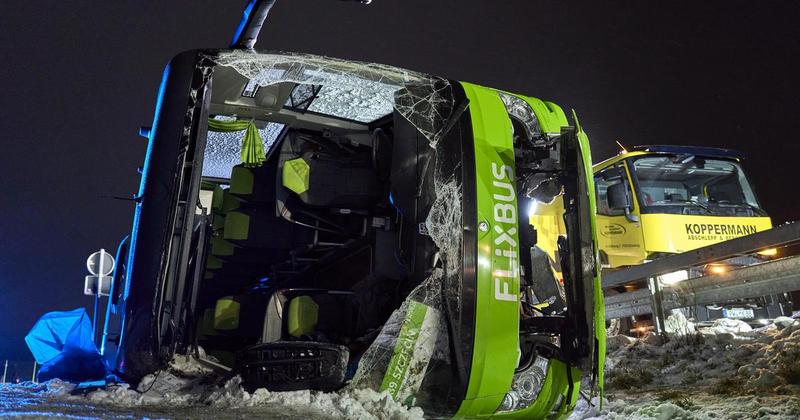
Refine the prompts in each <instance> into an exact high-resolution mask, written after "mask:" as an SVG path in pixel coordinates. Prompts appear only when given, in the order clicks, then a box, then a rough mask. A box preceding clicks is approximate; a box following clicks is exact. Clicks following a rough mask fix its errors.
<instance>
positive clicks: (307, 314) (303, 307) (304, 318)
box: [287, 296, 319, 337]
mask: <svg viewBox="0 0 800 420" xmlns="http://www.w3.org/2000/svg"><path fill="white" fill-rule="evenodd" d="M318 317H319V306H318V305H317V303H316V302H314V300H313V299H311V297H310V296H298V297H296V298H294V299H292V300H290V301H289V315H288V320H287V326H288V327H287V330H288V332H289V335H291V336H292V337H302V336H303V335H308V334H311V333H312V332H314V328H316V326H317V321H318Z"/></svg>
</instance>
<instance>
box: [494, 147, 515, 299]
mask: <svg viewBox="0 0 800 420" xmlns="http://www.w3.org/2000/svg"><path fill="white" fill-rule="evenodd" d="M492 175H493V176H494V179H493V180H492V186H493V188H492V198H493V199H494V206H493V208H492V216H493V219H494V235H493V236H494V241H493V242H494V243H493V246H492V249H493V253H494V257H495V258H493V261H494V263H493V264H492V278H493V279H494V298H495V300H500V301H507V302H516V301H517V294H516V292H515V291H514V290H513V289H512V288H511V284H513V280H514V279H515V278H517V277H518V276H519V257H518V256H517V255H518V253H517V251H518V249H517V241H516V239H515V237H516V235H517V225H518V223H519V222H518V220H517V203H516V198H517V196H516V192H515V191H514V184H513V182H514V171H513V169H512V168H511V166H508V165H498V164H497V163H495V162H492Z"/></svg>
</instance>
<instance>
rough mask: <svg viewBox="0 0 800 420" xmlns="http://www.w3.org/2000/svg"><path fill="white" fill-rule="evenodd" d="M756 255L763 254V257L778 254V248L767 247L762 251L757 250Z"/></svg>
mask: <svg viewBox="0 0 800 420" xmlns="http://www.w3.org/2000/svg"><path fill="white" fill-rule="evenodd" d="M758 255H761V256H764V257H774V256H776V255H778V248H768V249H765V250H763V251H758Z"/></svg>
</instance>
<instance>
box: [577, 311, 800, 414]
mask: <svg viewBox="0 0 800 420" xmlns="http://www.w3.org/2000/svg"><path fill="white" fill-rule="evenodd" d="M666 326H667V329H668V331H670V334H669V335H668V338H667V339H662V338H661V337H659V336H656V335H655V334H652V333H651V334H649V335H646V336H644V337H642V338H639V339H635V338H631V337H626V336H611V337H608V344H607V350H608V354H607V360H606V372H607V373H606V398H607V401H606V402H605V404H604V407H603V410H602V411H600V410H598V409H597V407H596V405H597V403H598V401H593V405H589V404H588V403H587V402H586V401H585V400H583V401H580V402H579V404H578V406H577V407H576V409H575V412H574V413H573V415H572V416H571V417H570V418H571V419H572V420H576V419H717V418H756V417H757V418H771V419H785V418H800V320H795V319H792V318H786V317H781V318H777V319H775V321H774V323H773V324H770V325H769V326H767V327H765V328H759V329H757V330H753V329H752V328H750V326H749V325H747V324H746V323H743V322H741V321H739V320H731V319H721V320H717V321H716V322H715V323H714V324H713V325H711V326H710V327H705V328H704V327H698V326H696V325H693V324H692V323H691V322H689V321H688V320H686V318H685V317H683V316H682V315H680V314H677V313H676V314H673V315H672V316H670V318H669V319H668V320H667V322H666Z"/></svg>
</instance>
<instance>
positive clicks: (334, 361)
mask: <svg viewBox="0 0 800 420" xmlns="http://www.w3.org/2000/svg"><path fill="white" fill-rule="evenodd" d="M273 3H274V1H260V0H253V1H251V2H249V4H248V5H247V8H246V9H245V13H244V17H243V20H242V23H241V24H240V25H239V28H238V29H237V32H236V35H235V37H234V39H233V41H232V43H231V48H229V49H222V50H212V49H200V50H191V51H186V52H183V53H181V54H178V55H177V56H175V58H173V59H172V60H171V61H170V62H169V64H168V65H167V67H166V69H165V70H164V73H163V76H162V81H161V87H160V89H159V93H158V98H157V101H156V108H155V115H154V119H153V124H152V126H151V127H144V128H142V129H141V130H140V133H141V134H142V135H143V136H144V137H146V138H147V140H148V147H147V152H146V156H145V159H144V165H143V167H142V169H141V184H140V188H139V191H138V193H137V194H136V196H135V200H134V201H135V209H134V217H133V225H132V230H131V233H130V235H129V236H128V237H127V238H126V239H125V240H124V241H123V242H122V243H121V244H120V247H119V248H118V252H117V256H118V257H117V260H118V261H120V262H121V263H120V264H118V265H117V268H116V270H115V272H114V273H113V285H112V291H111V297H110V301H109V306H108V312H107V318H106V322H105V327H104V331H103V343H102V348H103V354H104V355H105V357H107V358H108V360H109V363H110V365H111V366H112V367H113V369H114V371H115V373H116V374H118V375H119V376H121V377H122V378H124V379H126V380H128V381H131V382H134V383H135V382H137V381H138V380H140V379H141V378H142V377H144V376H145V375H147V374H150V373H152V372H154V371H156V370H158V369H162V368H165V366H166V365H167V363H168V361H169V360H170V359H171V358H172V357H173V355H174V354H176V353H187V352H188V353H192V352H194V353H195V354H200V352H199V351H195V349H197V348H198V346H199V347H202V348H203V349H204V350H205V352H203V354H208V355H210V356H213V361H214V363H216V364H217V365H219V366H221V367H223V368H224V369H226V370H227V371H229V372H231V374H238V375H241V377H242V378H243V384H244V386H245V387H247V388H250V389H254V388H259V387H266V388H267V389H270V390H272V391H286V390H299V389H311V390H318V391H336V390H339V389H342V388H344V387H362V388H372V389H375V390H376V391H380V392H388V393H389V394H390V395H391V396H392V397H393V398H395V399H396V400H398V401H401V402H403V403H406V404H408V405H416V406H419V407H422V408H423V409H424V410H425V412H426V414H428V415H435V416H444V417H459V418H464V417H479V416H496V417H500V418H544V417H548V416H554V417H564V416H566V415H567V414H568V413H569V412H570V411H571V409H572V408H573V407H574V406H575V404H576V402H577V400H578V398H580V395H582V394H581V379H582V378H585V379H587V381H586V383H589V384H590V388H591V391H592V393H594V394H597V393H602V379H603V363H604V358H605V328H604V315H603V300H602V290H601V287H600V277H599V270H600V265H599V264H598V260H597V250H598V246H597V237H596V235H595V197H594V185H593V182H594V180H593V177H592V174H591V158H590V149H589V143H588V137H587V135H586V133H585V132H584V131H583V130H582V129H581V127H580V125H579V123H578V120H577V117H576V116H575V114H574V113H572V114H571V115H569V114H568V113H566V112H564V111H563V110H562V108H561V107H559V106H558V105H556V104H554V103H552V102H548V101H542V100H540V99H537V98H534V97H531V96H527V95H521V94H514V93H510V92H505V91H502V90H498V89H492V88H487V87H483V86H479V85H476V84H472V83H467V82H461V81H456V80H450V79H446V78H441V77H437V76H431V75H427V74H423V73H419V72H415V71H411V70H405V69H401V68H397V67H392V66H386V65H381V64H373V63H362V62H356V61H350V60H342V59H336V58H328V57H322V56H316V55H309V54H302V53H290V52H275V51H256V50H255V49H254V44H255V42H256V38H257V35H258V31H259V29H260V28H261V26H262V25H263V24H264V21H265V19H266V17H267V14H268V13H269V10H270V7H271V6H272V4H273ZM543 195H546V196H550V197H559V198H560V199H561V200H562V201H563V202H564V203H566V205H565V206H564V208H563V211H562V212H561V213H560V218H561V220H563V222H564V224H565V228H564V235H562V236H560V237H559V238H555V239H554V243H552V244H548V245H547V246H550V247H554V248H555V249H558V251H559V254H560V259H559V262H558V266H559V268H560V270H561V272H563V273H565V274H564V275H563V277H562V279H561V281H556V280H555V278H554V277H553V276H552V274H551V272H550V271H549V267H550V263H549V262H548V261H547V260H542V259H541V258H540V256H539V254H537V253H535V252H532V251H533V250H535V247H536V245H537V235H536V231H537V229H539V228H540V227H538V226H536V225H531V224H529V223H528V219H527V218H526V217H525V215H527V213H526V212H525V209H527V208H528V203H529V202H531V200H532V199H533V197H541V196H543ZM521 209H522V210H521ZM544 239H546V238H544V237H540V238H539V239H538V242H539V243H541V242H542V241H543V240H544ZM208 360H212V359H211V358H209V359H208ZM583 395H586V394H583Z"/></svg>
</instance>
